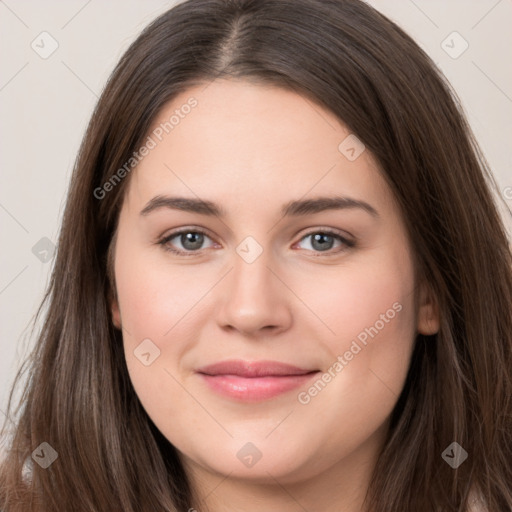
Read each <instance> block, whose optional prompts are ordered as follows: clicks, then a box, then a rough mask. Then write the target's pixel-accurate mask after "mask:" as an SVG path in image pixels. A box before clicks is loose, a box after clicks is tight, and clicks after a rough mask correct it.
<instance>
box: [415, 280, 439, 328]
mask: <svg viewBox="0 0 512 512" xmlns="http://www.w3.org/2000/svg"><path fill="white" fill-rule="evenodd" d="M439 324H440V322H439V304H438V302H437V299H436V297H435V296H434V292H433V291H432V289H431V288H430V286H429V285H428V284H427V283H426V282H423V283H422V284H421V286H420V293H419V308H418V325H417V328H416V329H417V331H418V333H420V334H425V335H432V334H436V333H437V332H438V331H439Z"/></svg>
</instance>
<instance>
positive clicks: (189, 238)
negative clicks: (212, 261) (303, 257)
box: [158, 228, 356, 256]
mask: <svg viewBox="0 0 512 512" xmlns="http://www.w3.org/2000/svg"><path fill="white" fill-rule="evenodd" d="M205 238H207V239H209V240H211V238H210V237H209V236H208V235H207V234H206V232H205V231H203V230H202V229H199V228H194V229H191V228H187V229H181V230H179V231H174V232H173V233H171V234H169V235H167V236H165V237H164V238H162V239H161V240H159V241H158V244H159V245H161V246H162V247H163V249H164V250H166V251H169V252H172V253H174V254H178V255H180V256H194V255H195V254H198V253H200V252H201V251H202V250H203V249H205V247H203V244H204V242H205ZM308 238H309V239H311V242H310V244H309V245H310V247H311V248H308V247H306V250H312V251H314V252H317V253H327V254H326V256H328V255H333V254H339V253H341V252H343V251H345V250H347V249H349V248H352V247H355V245H356V244H355V242H353V241H351V240H348V239H347V238H345V237H343V236H341V235H340V234H339V233H337V232H335V231H332V230H330V229H322V230H317V231H312V232H310V233H308V234H307V235H305V236H303V237H302V238H301V240H300V241H299V242H297V244H300V243H301V242H302V241H303V240H307V239H308ZM174 239H177V242H178V243H179V244H181V248H176V247H175V246H174V245H175V244H176V242H174V243H171V242H172V241H173V240H174ZM336 241H338V243H339V246H340V245H341V249H339V250H336V251H332V249H333V245H334V244H335V242H336ZM297 244H295V245H297ZM213 245H214V244H212V245H211V246H210V247H212V246H213ZM339 246H338V247H339ZM320 255H322V254H318V255H317V256H320Z"/></svg>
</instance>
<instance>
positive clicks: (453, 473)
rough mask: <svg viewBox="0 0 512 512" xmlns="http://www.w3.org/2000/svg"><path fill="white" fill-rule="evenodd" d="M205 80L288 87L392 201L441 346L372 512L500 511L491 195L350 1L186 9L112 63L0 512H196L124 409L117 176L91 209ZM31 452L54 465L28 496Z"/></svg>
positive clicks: (428, 66) (457, 141) (502, 265)
mask: <svg viewBox="0 0 512 512" xmlns="http://www.w3.org/2000/svg"><path fill="white" fill-rule="evenodd" d="M217 77H227V78H229V77H243V78H244V79H247V80H251V81H254V82H259V83H265V84H269V85H275V86H278V87H286V88H288V89H289V90H293V91H295V92H297V93H299V94H302V95H304V96H306V97H308V98H310V99H311V101H314V102H316V103H317V104H319V105H322V106H323V107H325V108H327V109H329V110H330V111H332V112H333V113H334V114H335V115H336V116H338V118H339V119H340V120H341V121H342V122H343V123H344V124H345V125H346V126H347V127H348V128H349V129H350V131H351V132H352V133H355V134H356V135H357V137H358V138H359V139H360V140H361V141H362V142H363V143H364V144H365V146H366V148H367V149H368V150H370V151H371V152H372V153H373V155H374V156H375V157H376V159H377V161H378V162H379V164H380V166H381V169H382V172H383V175H384V176H385V178H386V180H387V182H388V184H389V186H390V187H391V189H392V191H393V193H394V195H395V196H396V198H397V201H398V204H399V206H400V208H401V211H402V215H403V218H404V221H405V223H406V227H407V230H408V235H409V237H410V240H411V242H412V247H413V250H414V257H415V259H416V261H417V262H418V264H419V267H418V268H419V269H420V271H421V278H422V279H424V280H425V281H426V282H427V283H428V284H429V286H430V288H431V290H432V293H433V294H434V295H435V297H436V300H437V302H438V304H439V308H440V313H441V326H440V330H439V332H438V334H436V335H433V336H424V335H418V336H417V338H416V340H415V347H414V352H413V357H412V360H411V365H410V370H409V373H408V377H407V380H406V383H405V386H404V389H403V391H402V393H401V395H400V397H399V399H398V402H397V404H396V406H395V408H394V410H393V413H392V421H391V426H390V429H389V435H388V439H387V441H386V443H385V445H384V447H383V450H382V452H381V454H380V457H379V459H378V463H377V465H376V468H375V471H374V475H373V479H372V482H371V485H370V487H369V489H368V494H367V510H371V511H372V512H373V511H375V512H397V511H398V512H405V511H415V512H422V511H436V512H437V511H438V510H442V511H458V512H462V511H466V510H467V507H468V505H469V498H468V496H469V491H470V489H475V490H477V492H478V493H479V495H480V496H481V497H482V500H483V501H484V503H486V505H487V507H488V510H489V511H492V512H497V511H500V512H501V511H505V510H512V489H511V486H512V414H511V413H512V408H511V401H512V376H511V372H512V370H511V369H512V257H511V251H510V246H509V241H508V240H507V233H506V230H505V228H504V226H503V223H502V221H501V218H500V216H499V213H498V210H497V207H496V205H495V203H494V200H493V194H492V191H493V189H494V190H497V187H496V183H495V181H494V179H493V177H492V175H491V173H490V171H489V167H488V164H487V163H486V161H485V159H484V157H483V156H482V154H481V152H480V150H479V148H478V145H477V143H476V141H475V139H474V137H473V135H472V133H471V130H470V128H469V127H468V124H467V122H466V120H465V118H464V117H463V115H462V113H461V112H462V109H461V107H460V103H459V101H458V99H457V96H456V94H455V93H454V92H453V91H452V89H451V87H450V86H449V84H448V83H447V82H446V80H445V79H444V77H443V76H442V75H440V73H439V72H438V71H437V70H436V67H435V65H434V64H433V63H432V61H431V60H430V59H429V57H428V56H427V55H426V54H425V53H424V52H423V51H422V50H421V49H420V48H419V47H418V45H417V44H415V43H414V42H413V40H412V39H411V38H410V37H409V36H408V35H406V34H405V33H404V32H403V31H402V30H401V29H400V28H399V27H397V26H396V25H395V24H394V23H393V22H391V21H390V20H388V19H387V18H386V17H384V16H383V15H381V14H380V13H379V12H377V11H375V10H374V9H372V8H371V7H370V6H368V5H367V4H366V3H364V2H362V1H358V0H188V1H186V2H183V3H181V4H179V5H176V6H175V7H173V8H172V9H170V10H169V11H167V12H166V13H164V14H163V15H162V16H160V17H159V18H157V19H156V20H155V21H154V22H153V23H151V25H150V26H148V27H147V28H146V29H145V30H144V31H143V33H142V34H141V35H140V36H139V37H138V39H137V40H136V41H135V42H134V43H133V44H132V45H131V47H130V48H129V49H128V51H127V52H126V53H125V54H124V56H123V57H122V59H121V61H120V62H119V64H118V65H117V67H116V69H115V70H114V72H113V74H112V76H111V77H110V79H109V81H108V83H107V85H106V87H105V89H104V91H103V94H102V95H101V98H100V100H99V102H98V105H97V107H96V109H95V112H94V114H93V116H92V119H91V121H90V124H89V126H88V129H87V132H86V134H85V138H84V140H83V143H82V146H81V149H80V152H79V155H78V157H77V161H76V166H75V169H74V172H73V176H72V181H71V186H70V191H69V195H68V199H67V206H66V210H65V214H64V218H63V223H62V228H61V232H60V237H59V241H58V250H57V256H56V260H55V262H54V268H53V271H52V276H51V282H50V284H49V288H48V291H47V294H46V296H45V299H44V301H43V304H42V306H41V308H40V309H39V310H38V315H37V317H38V318H39V317H40V316H41V312H42V311H43V305H45V306H46V310H45V312H44V321H43V322H42V328H41V331H40V333H39V335H38V339H37V344H36V347H35V349H34V351H33V353H32V355H31V358H30V359H29V360H28V361H27V364H26V365H25V369H26V370H27V371H29V372H30V373H29V374H28V379H27V382H26V384H25V387H24V393H23V396H22V397H21V400H19V402H18V403H19V407H18V408H17V410H12V409H13V407H12V395H11V400H10V401H9V408H10V409H11V410H12V415H13V418H14V417H15V416H16V420H15V421H16V423H15V425H16V427H15V429H14V434H13V437H12V439H11V440H10V443H9V451H8V453H7V454H6V456H5V460H4V461H3V463H2V465H1V468H0V508H2V509H7V510H8V512H17V511H24V512H26V511H27V510H31V511H45V512H54V511H55V512H56V511H63V510H65V511H70V510H73V511H75V512H81V511H87V512H99V511H109V512H110V511H119V510H123V511H125V512H141V511H150V510H151V511H155V510H162V511H163V510H166V511H186V510H188V508H189V507H190V506H191V503H192V502H193V501H192V500H193V497H192V496H191V489H190V486H189V482H188V479H187V475H186V474H185V471H184V469H183V467H182V465H181V463H180V460H179V458H178V455H177V452H176V450H175V448H174V447H173V446H172V445H171V444H170V443H169V442H168V441H167V440H166V439H165V438H164V437H163V436H162V434H161V433H160V432H159V431H158V430H157V429H156V427H155V426H154V425H153V423H152V422H151V420H150V419H149V417H148V416H147V414H146V413H145V411H144V409H143V407H142V405H141V404H140V402H139V401H138V398H137V396H136V395H135V392H134V390H133V387H132V385H131V382H130V379H129V376H128V372H127V368H126V364H125V359H124V353H123V344H122V336H121V333H120V332H119V331H118V330H116V329H115V328H114V326H113V324H112V320H111V313H110V306H109V297H110V296H111V294H112V293H115V283H114V282H113V279H112V275H111V274H112V273H111V270H110V272H109V247H110V248H111V247H112V241H113V240H114V234H115V230H116V225H117V219H118V214H119V210H120V206H121V202H122V200H123V192H124V190H125V187H126V185H127V183H128V182H129V176H128V177H127V178H126V179H124V180H120V181H119V183H116V186H115V187H112V190H111V191H109V192H108V194H105V196H104V197H102V198H98V195H99V194H98V192H97V191H98V188H100V187H102V186H103V184H105V183H106V182H107V181H108V180H110V179H112V177H113V176H114V175H115V174H116V173H117V172H118V170H119V169H120V168H121V167H122V166H123V165H124V164H125V163H126V162H127V161H129V159H130V157H132V155H133V152H134V151H136V150H137V149H138V148H139V147H140V146H141V144H142V143H143V141H144V139H145V137H146V136H147V133H148V130H149V129H150V127H151V124H152V121H154V119H155V117H156V115H157V114H158V113H159V111H160V110H161V108H162V107H163V106H164V104H166V102H168V101H169V100H171V99H172V98H173V97H175V96H176V95H177V94H178V93H180V92H183V91H184V90H186V89H187V87H189V86H190V85H192V84H199V83H205V84H206V83H207V82H208V81H210V80H213V79H215V78H217ZM95 191H96V193H95ZM111 253H112V251H111V252H110V254H111ZM22 375H23V372H21V371H20V373H19V374H18V377H17V381H16V382H18V383H19V382H20V381H21V377H22ZM5 428H6V429H7V428H8V426H7V425H6V426H5ZM43 442H46V443H48V444H49V445H50V446H51V447H53V449H54V450H55V451H56V453H57V454H58V459H57V460H56V461H55V462H54V463H53V464H52V465H51V466H50V467H48V468H47V469H43V468H42V467H41V466H40V465H39V464H35V463H33V464H32V473H31V475H30V476H29V477H28V478H27V477H24V476H23V467H24V463H26V462H27V460H28V461H29V462H30V461H31V459H30V456H31V454H32V452H33V451H34V450H36V448H38V447H39V446H40V445H41V443H43ZM452 442H457V443H458V444H460V445H461V446H462V447H463V448H464V449H465V450H466V451H467V452H468V458H467V460H466V461H465V462H464V463H463V464H461V465H460V466H459V467H458V468H457V469H452V467H450V466H449V465H448V464H447V463H445V461H444V460H443V459H442V457H441V454H442V453H443V451H444V450H445V448H447V447H448V446H449V445H450V444H451V443H452Z"/></svg>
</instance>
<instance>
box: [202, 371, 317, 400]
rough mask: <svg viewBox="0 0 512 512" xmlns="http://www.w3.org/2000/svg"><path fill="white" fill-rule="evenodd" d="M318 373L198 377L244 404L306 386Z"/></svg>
mask: <svg viewBox="0 0 512 512" xmlns="http://www.w3.org/2000/svg"><path fill="white" fill-rule="evenodd" d="M318 373H319V372H312V373H306V374H304V375H281V376H267V377H250V378H249V377H241V376H239V375H206V374H204V373H200V374H199V375H200V376H201V377H202V378H203V379H204V380H205V381H206V383H207V384H208V386H209V387H210V388H211V389H212V390H213V391H215V392H217V393H219V394H221V395H224V396H228V397H230V398H234V399H238V400H241V401H245V402H256V401H261V400H267V399H270V398H273V397H275V396H278V395H281V394H283V393H286V392H287V391H291V390H292V389H296V388H298V387H300V386H303V385H304V384H306V383H307V382H308V381H309V380H310V379H311V378H312V377H313V376H315V375H317V374H318Z"/></svg>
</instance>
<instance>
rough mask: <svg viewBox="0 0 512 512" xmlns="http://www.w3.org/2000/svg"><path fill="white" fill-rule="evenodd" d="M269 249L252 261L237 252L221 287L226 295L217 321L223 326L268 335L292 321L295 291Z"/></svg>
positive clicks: (251, 333) (248, 334) (222, 292)
mask: <svg viewBox="0 0 512 512" xmlns="http://www.w3.org/2000/svg"><path fill="white" fill-rule="evenodd" d="M267 253H268V251H263V253H262V254H261V255H260V256H259V257H258V258H257V259H256V260H255V261H253V262H252V263H248V262H247V261H245V260H244V259H243V258H242V257H240V256H239V255H238V254H236V253H235V254H234V260H233V268H232V270H231V272H229V274H228V275H227V276H226V278H225V280H224V286H223V287H222V288H221V289H220V290H219V292H220V293H221V295H222V299H221V307H220V309H219V311H218V318H217V321H218V323H219V325H220V327H221V328H222V329H225V330H226V329H227V330H236V331H239V332H241V333H243V334H244V335H247V336H258V335H263V336H268V335H269V334H277V333H279V332H282V331H284V330H286V329H288V328H289V326H290V325H291V322H292V314H291V304H290V303H289V301H290V300H291V299H292V297H293V293H292V292H291V291H290V290H289V289H288V288H287V286H286V284H285V281H286V279H284V276H281V275H279V274H280V272H279V269H278V268H276V265H275V264H273V263H272V261H271V258H269V257H267Z"/></svg>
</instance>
